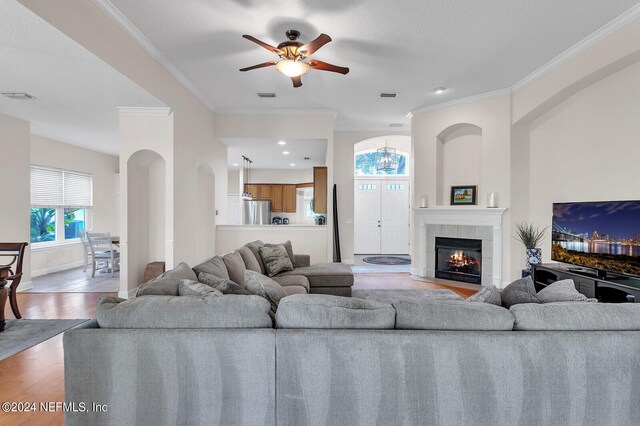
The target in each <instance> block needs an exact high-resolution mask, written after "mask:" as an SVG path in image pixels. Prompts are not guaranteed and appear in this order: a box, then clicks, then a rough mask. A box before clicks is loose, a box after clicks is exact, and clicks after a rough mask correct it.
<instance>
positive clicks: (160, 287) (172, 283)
mask: <svg viewBox="0 0 640 426" xmlns="http://www.w3.org/2000/svg"><path fill="white" fill-rule="evenodd" d="M180 280H193V281H197V280H198V277H197V276H196V274H195V273H194V272H193V270H192V269H191V268H190V267H189V265H187V264H186V263H184V262H181V263H179V264H178V266H176V267H175V268H173V269H170V270H168V271H166V272H165V273H164V274H162V275H160V276H159V277H158V278H154V279H152V280H151V281H148V282H146V283H144V284H140V286H139V287H138V289H137V290H136V297H138V296H177V295H178V286H179V285H180Z"/></svg>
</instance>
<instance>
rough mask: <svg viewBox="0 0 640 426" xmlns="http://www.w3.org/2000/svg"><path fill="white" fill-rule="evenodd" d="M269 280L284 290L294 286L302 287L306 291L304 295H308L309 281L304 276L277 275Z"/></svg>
mask: <svg viewBox="0 0 640 426" xmlns="http://www.w3.org/2000/svg"><path fill="white" fill-rule="evenodd" d="M271 279H272V280H274V281H275V282H277V283H278V284H280V285H281V286H282V287H285V290H286V287H288V286H292V285H295V286H299V287H303V288H304V289H305V290H306V291H305V293H309V280H308V279H307V277H305V276H304V275H277V276H275V277H271Z"/></svg>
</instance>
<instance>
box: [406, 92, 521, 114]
mask: <svg viewBox="0 0 640 426" xmlns="http://www.w3.org/2000/svg"><path fill="white" fill-rule="evenodd" d="M510 94H511V88H510V87H508V88H506V89H500V90H494V91H493V92H486V93H480V94H479V95H473V96H468V97H466V98H460V99H454V100H452V101H447V102H443V103H440V104H435V105H429V106H426V107H422V108H417V109H413V110H411V113H412V114H413V115H414V116H415V115H416V114H421V113H423V112H432V111H437V110H439V109H443V108H448V107H451V106H455V105H460V104H466V103H469V102H478V101H484V100H487V99H492V98H498V97H500V96H505V95H510Z"/></svg>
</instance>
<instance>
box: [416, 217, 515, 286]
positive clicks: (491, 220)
mask: <svg viewBox="0 0 640 426" xmlns="http://www.w3.org/2000/svg"><path fill="white" fill-rule="evenodd" d="M506 211H507V209H505V208H486V207H477V206H468V207H463V206H459V207H430V208H418V209H414V213H415V218H416V220H415V226H416V227H417V228H418V241H417V251H416V253H415V257H416V258H415V259H414V265H415V266H414V267H413V268H412V273H413V274H414V275H417V276H421V277H433V273H432V271H431V268H428V267H427V252H428V251H432V250H433V248H432V247H427V241H428V239H429V238H428V235H427V227H428V225H445V226H446V225H455V226H462V227H485V228H481V229H486V230H489V229H490V230H491V232H490V233H489V235H483V236H481V237H478V239H482V240H483V242H485V243H490V245H491V247H492V249H491V252H490V253H486V257H487V259H491V261H492V265H491V277H490V283H491V284H493V285H494V286H497V287H500V286H501V278H502V222H503V216H504V213H505V212H506ZM476 229H477V228H476ZM443 236H444V235H443ZM461 236H462V235H461ZM489 254H491V256H489ZM484 256H485V253H483V257H484ZM483 284H485V285H486V284H489V283H487V282H484V280H483Z"/></svg>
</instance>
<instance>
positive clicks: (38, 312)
mask: <svg viewBox="0 0 640 426" xmlns="http://www.w3.org/2000/svg"><path fill="white" fill-rule="evenodd" d="M80 272H82V269H80ZM354 279H355V282H354V288H362V289H374V288H395V289H409V288H430V289H450V290H452V291H454V292H455V293H457V294H459V295H460V296H462V297H465V298H466V297H469V296H470V295H471V294H473V293H475V292H476V290H475V289H473V288H463V287H457V286H455V287H454V286H448V285H443V284H442V283H441V282H436V281H435V280H433V282H427V281H417V280H414V279H412V278H411V275H410V274H407V273H402V274H389V273H385V274H355V276H354ZM103 294H108V295H115V293H32V292H21V293H18V305H19V306H20V310H21V312H22V316H23V317H24V318H32V319H40V318H42V319H47V318H61V319H77V318H95V301H96V299H97V298H98V297H100V296H101V295H103ZM5 315H6V316H7V318H13V315H12V313H11V309H10V308H9V307H8V306H7V309H5ZM0 338H1V335H0ZM5 401H16V402H18V401H21V402H36V403H37V404H39V403H40V402H56V401H60V402H61V401H64V358H63V349H62V334H60V335H58V336H55V337H53V338H52V339H49V340H47V341H45V342H43V343H40V344H39V345H36V346H34V347H32V348H29V349H27V350H25V351H23V352H20V353H19V354H16V355H14V356H12V357H10V358H7V359H5V360H4V361H0V402H5ZM62 424H64V413H62V412H49V413H45V412H35V413H3V412H0V425H2V426H4V425H7V426H9V425H11V426H16V425H62Z"/></svg>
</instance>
